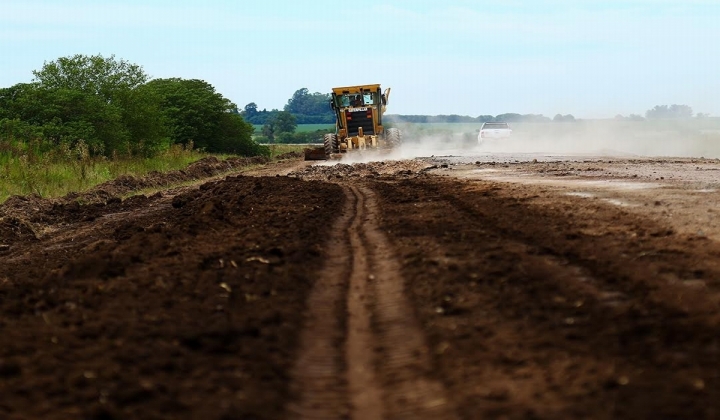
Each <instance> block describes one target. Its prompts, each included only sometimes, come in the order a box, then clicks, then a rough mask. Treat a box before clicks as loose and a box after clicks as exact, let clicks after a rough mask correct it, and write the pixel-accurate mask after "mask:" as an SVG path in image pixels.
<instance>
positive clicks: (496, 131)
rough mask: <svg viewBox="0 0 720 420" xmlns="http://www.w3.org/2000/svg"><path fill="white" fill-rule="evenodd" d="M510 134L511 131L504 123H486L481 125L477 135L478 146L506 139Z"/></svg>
mask: <svg viewBox="0 0 720 420" xmlns="http://www.w3.org/2000/svg"><path fill="white" fill-rule="evenodd" d="M511 134H512V129H510V127H509V126H508V124H507V123H504V122H486V123H483V125H482V127H481V128H480V132H479V133H478V144H483V143H484V142H485V141H487V140H497V139H508V138H510V135H511Z"/></svg>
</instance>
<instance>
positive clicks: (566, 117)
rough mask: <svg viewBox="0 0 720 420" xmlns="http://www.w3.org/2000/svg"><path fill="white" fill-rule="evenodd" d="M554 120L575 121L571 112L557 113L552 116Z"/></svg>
mask: <svg viewBox="0 0 720 420" xmlns="http://www.w3.org/2000/svg"><path fill="white" fill-rule="evenodd" d="M553 121H554V122H575V117H574V116H573V115H572V114H568V115H562V114H557V115H555V117H553Z"/></svg>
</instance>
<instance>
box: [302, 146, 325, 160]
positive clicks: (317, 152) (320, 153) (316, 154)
mask: <svg viewBox="0 0 720 420" xmlns="http://www.w3.org/2000/svg"><path fill="white" fill-rule="evenodd" d="M327 158H328V157H327V155H326V154H325V148H323V147H316V148H308V149H305V160H327Z"/></svg>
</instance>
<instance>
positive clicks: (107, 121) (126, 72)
mask: <svg viewBox="0 0 720 420" xmlns="http://www.w3.org/2000/svg"><path fill="white" fill-rule="evenodd" d="M33 75H34V78H33V80H32V81H31V82H30V83H20V84H16V85H14V86H12V87H9V88H3V89H0V141H14V142H21V143H31V142H32V143H34V144H40V147H41V148H46V149H52V148H55V147H60V146H62V147H70V148H72V147H75V146H76V145H77V144H79V143H81V144H83V145H84V146H86V147H87V148H88V150H89V151H90V152H91V153H92V154H93V155H98V156H100V155H102V156H115V155H143V156H151V155H153V154H156V153H158V152H160V151H162V150H165V149H167V148H169V147H170V146H171V145H173V144H182V145H185V146H188V147H195V148H199V149H202V150H204V151H206V152H211V153H233V154H240V155H245V156H253V155H260V154H267V153H268V151H267V148H264V147H262V146H260V145H259V144H258V143H256V142H255V141H254V140H253V138H252V136H253V131H254V128H253V126H252V125H251V124H249V123H247V122H246V121H245V120H244V119H243V118H242V117H241V115H240V112H239V111H238V109H237V106H236V105H235V104H234V103H233V102H231V101H230V100H229V99H227V98H225V97H223V96H222V95H221V94H219V93H218V92H216V91H215V88H214V87H213V86H212V85H210V84H209V83H207V82H205V81H203V80H197V79H181V78H167V79H153V80H150V78H149V76H148V75H147V74H146V73H145V72H144V70H143V69H142V67H140V66H139V65H136V64H133V63H129V62H127V61H125V60H121V59H116V58H115V57H114V56H110V57H103V56H102V55H94V56H85V55H80V54H78V55H74V56H70V57H63V58H59V59H57V60H55V61H52V62H46V63H45V64H44V65H43V67H42V68H41V69H40V70H36V71H33Z"/></svg>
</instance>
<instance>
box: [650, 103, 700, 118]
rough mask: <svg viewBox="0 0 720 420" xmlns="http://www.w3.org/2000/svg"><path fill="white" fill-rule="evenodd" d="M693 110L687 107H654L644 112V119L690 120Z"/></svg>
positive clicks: (674, 105)
mask: <svg viewBox="0 0 720 420" xmlns="http://www.w3.org/2000/svg"><path fill="white" fill-rule="evenodd" d="M692 116H693V110H692V108H691V107H689V106H687V105H676V104H673V105H670V106H667V105H655V107H654V108H653V109H650V110H648V111H646V112H645V117H646V118H647V119H649V120H651V119H664V118H691V117H692Z"/></svg>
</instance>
